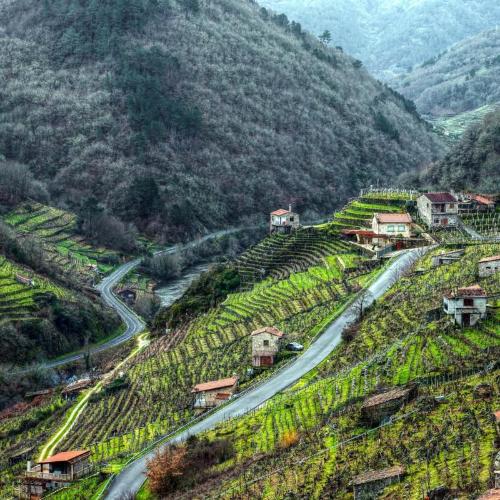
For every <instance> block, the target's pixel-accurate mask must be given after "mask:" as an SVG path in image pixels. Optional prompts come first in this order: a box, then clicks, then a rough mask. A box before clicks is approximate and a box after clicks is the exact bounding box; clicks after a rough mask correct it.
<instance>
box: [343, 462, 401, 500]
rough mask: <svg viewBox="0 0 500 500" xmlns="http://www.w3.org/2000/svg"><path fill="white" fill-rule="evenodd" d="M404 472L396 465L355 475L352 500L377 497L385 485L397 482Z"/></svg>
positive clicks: (367, 499) (365, 499)
mask: <svg viewBox="0 0 500 500" xmlns="http://www.w3.org/2000/svg"><path fill="white" fill-rule="evenodd" d="M404 473H405V470H404V468H403V467H401V466H400V465H396V466H394V467H389V468H387V469H382V470H377V471H368V472H365V473H363V474H360V475H359V476H356V477H355V478H354V479H353V481H352V485H353V487H354V500H372V499H374V498H378V496H379V493H381V492H382V490H383V489H384V488H385V487H386V486H389V485H390V484H393V483H397V482H399V481H400V480H401V476H402V475H403V474H404Z"/></svg>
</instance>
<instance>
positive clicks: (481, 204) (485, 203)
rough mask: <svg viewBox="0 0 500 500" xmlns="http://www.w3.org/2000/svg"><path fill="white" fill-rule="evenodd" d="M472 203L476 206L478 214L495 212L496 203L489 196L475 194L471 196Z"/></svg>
mask: <svg viewBox="0 0 500 500" xmlns="http://www.w3.org/2000/svg"><path fill="white" fill-rule="evenodd" d="M470 199H471V201H472V202H473V203H474V205H475V209H476V211H478V212H494V211H495V206H496V203H495V201H494V200H493V199H492V198H490V197H489V196H485V195H482V194H473V195H470Z"/></svg>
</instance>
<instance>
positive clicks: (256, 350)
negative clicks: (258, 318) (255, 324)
mask: <svg viewBox="0 0 500 500" xmlns="http://www.w3.org/2000/svg"><path fill="white" fill-rule="evenodd" d="M284 335H285V334H284V333H283V332H281V331H280V330H278V329H277V328H274V327H272V326H265V327H264V328H259V329H258V330H255V331H254V332H252V333H251V337H252V365H253V366H255V367H267V366H272V365H273V364H274V361H275V357H276V354H278V351H279V349H280V344H281V339H282V338H283V337H284Z"/></svg>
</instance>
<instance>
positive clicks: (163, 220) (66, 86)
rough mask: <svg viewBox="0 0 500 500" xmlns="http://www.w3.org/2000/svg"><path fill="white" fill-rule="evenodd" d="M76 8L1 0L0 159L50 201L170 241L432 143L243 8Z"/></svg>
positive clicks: (322, 53) (182, 3) (333, 54)
mask: <svg viewBox="0 0 500 500" xmlns="http://www.w3.org/2000/svg"><path fill="white" fill-rule="evenodd" d="M90 4H92V5H91V8H90V7H89V8H88V9H87V8H86V6H88V5H90ZM136 4H137V5H139V6H140V8H139V9H135V7H134V6H136ZM78 5H80V7H76V4H75V3H74V2H70V1H69V0H63V1H60V2H57V8H56V2H42V3H40V2H33V1H32V0H14V1H11V0H9V1H7V0H2V1H1V2H0V37H1V43H0V68H1V70H0V71H1V74H0V78H2V80H3V81H5V82H7V84H6V85H5V86H2V88H1V89H0V117H1V123H2V125H1V127H0V153H1V154H3V156H4V157H5V158H7V159H8V160H17V161H18V162H20V163H23V164H27V165H28V166H29V167H30V169H31V171H32V172H33V174H34V175H35V177H36V178H37V179H38V180H41V181H42V182H43V184H45V185H46V187H47V188H48V194H49V195H50V197H51V199H52V203H53V204H58V205H59V206H62V207H67V208H70V209H72V210H74V211H76V212H78V213H80V214H81V213H84V212H88V211H89V209H90V208H92V207H98V208H100V209H101V210H105V211H106V212H108V213H110V214H113V215H115V216H117V217H118V218H120V219H121V220H122V221H125V222H127V223H134V224H135V225H136V226H137V227H138V228H139V229H140V230H141V231H144V232H146V233H148V234H150V235H154V237H155V238H156V239H158V240H167V239H169V240H172V239H178V238H179V237H180V236H181V235H184V234H185V233H188V232H190V233H199V232H202V231H204V230H205V228H214V227H221V226H222V227H225V226H227V225H234V224H238V223H239V222H241V221H244V220H246V219H248V218H252V217H257V218H260V217H261V216H262V215H263V214H267V213H268V211H269V209H271V208H275V207H276V206H277V205H280V204H285V203H288V202H290V201H291V202H293V203H294V204H295V205H296V207H297V208H298V209H299V210H300V211H302V212H304V210H306V209H307V210H309V211H310V212H311V213H327V212H329V211H330V210H331V209H332V207H334V206H335V205H336V204H337V203H339V202H340V200H342V199H344V198H345V197H346V196H348V195H352V194H353V193H354V192H355V191H357V189H358V188H359V187H360V186H361V185H366V184H367V183H369V182H371V181H374V180H376V178H377V177H379V176H380V172H384V175H385V176H394V175H397V174H399V173H401V172H403V171H408V170H411V169H415V168H417V167H419V166H421V165H423V164H425V163H427V162H428V161H430V160H431V159H433V158H436V157H438V156H439V155H440V154H441V152H442V145H441V143H440V142H439V140H438V139H436V138H435V136H434V135H433V134H432V133H431V132H430V130H429V129H428V128H427V126H426V124H425V123H423V122H422V121H421V120H420V119H419V118H418V116H417V115H416V114H415V113H414V111H413V108H412V105H411V103H409V102H407V101H405V100H404V99H403V98H401V97H400V96H397V95H396V94H394V93H393V92H392V91H390V90H389V89H387V88H386V87H384V86H383V85H381V84H380V83H378V82H376V81H375V80H374V79H373V78H371V77H370V76H369V75H368V73H367V72H366V71H365V70H364V69H363V68H362V67H359V64H358V63H357V62H356V61H355V60H353V59H352V58H351V57H349V56H347V55H345V54H343V53H342V52H340V51H338V50H336V49H328V48H325V47H324V46H323V45H321V44H320V43H318V42H317V40H315V39H314V38H313V37H310V36H309V35H308V34H307V33H304V31H303V30H302V29H301V28H300V26H298V25H297V24H295V23H292V24H289V23H288V21H287V20H286V19H285V18H283V17H280V16H270V15H268V14H267V13H265V12H263V11H260V8H259V7H258V6H257V5H255V4H254V3H253V2H249V1H245V0H237V1H236V2H227V1H226V0H214V1H213V2H209V3H206V4H205V3H203V4H199V3H198V2H188V1H187V0H179V1H174V2H170V3H169V4H168V6H167V4H166V2H150V1H147V0H141V2H139V3H137V2H135V3H134V2H132V0H128V1H126V2H119V1H112V2H108V3H106V4H99V3H98V4H95V3H93V2H88V1H85V2H80V3H79V4H78ZM75 9H76V10H75ZM110 18H113V19H114V18H120V19H122V22H120V23H118V24H116V25H113V24H109V22H108V20H109V19H110ZM107 40H109V43H108V41H107ZM145 88H147V89H150V92H147V93H145V92H144V89H145ZM141 89H142V90H141ZM416 139H417V140H416Z"/></svg>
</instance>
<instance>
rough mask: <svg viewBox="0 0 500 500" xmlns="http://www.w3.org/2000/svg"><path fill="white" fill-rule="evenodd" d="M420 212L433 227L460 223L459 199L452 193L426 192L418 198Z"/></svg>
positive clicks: (423, 218)
mask: <svg viewBox="0 0 500 500" xmlns="http://www.w3.org/2000/svg"><path fill="white" fill-rule="evenodd" d="M417 208H418V213H419V215H420V217H421V218H422V220H423V221H424V222H425V223H426V224H427V226H429V227H431V228H436V227H456V226H457V225H458V201H457V199H456V198H455V197H454V196H453V195H452V194H451V193H426V194H423V195H422V196H420V197H419V198H418V199H417Z"/></svg>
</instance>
